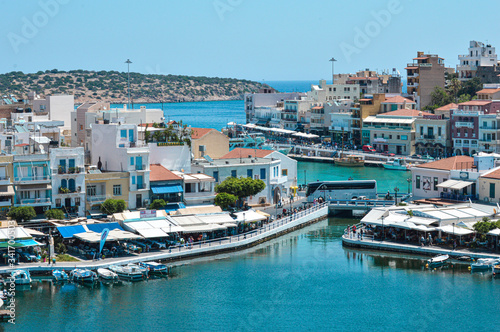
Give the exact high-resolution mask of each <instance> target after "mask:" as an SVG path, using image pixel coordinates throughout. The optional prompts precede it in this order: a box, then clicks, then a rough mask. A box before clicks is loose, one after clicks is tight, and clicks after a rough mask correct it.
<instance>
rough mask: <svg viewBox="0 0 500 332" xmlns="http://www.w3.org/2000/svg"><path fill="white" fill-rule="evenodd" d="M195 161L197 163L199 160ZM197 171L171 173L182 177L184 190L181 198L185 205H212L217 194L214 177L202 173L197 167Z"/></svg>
mask: <svg viewBox="0 0 500 332" xmlns="http://www.w3.org/2000/svg"><path fill="white" fill-rule="evenodd" d="M203 160H205V159H203ZM195 163H199V161H196V162H195ZM202 163H203V161H202ZM197 172H198V173H184V172H179V171H173V172H172V173H174V174H175V175H177V176H178V177H180V178H181V179H182V183H183V191H184V197H183V198H184V202H185V203H186V205H188V206H196V205H212V204H214V202H215V196H216V195H217V194H216V193H215V179H214V178H213V177H211V176H209V175H206V174H203V172H202V171H200V169H199V168H198V169H197Z"/></svg>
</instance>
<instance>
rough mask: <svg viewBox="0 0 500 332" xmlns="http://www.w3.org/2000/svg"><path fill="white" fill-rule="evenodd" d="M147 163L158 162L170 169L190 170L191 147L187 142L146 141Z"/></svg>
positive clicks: (187, 171) (188, 171)
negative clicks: (178, 143) (181, 143)
mask: <svg viewBox="0 0 500 332" xmlns="http://www.w3.org/2000/svg"><path fill="white" fill-rule="evenodd" d="M148 147H149V164H150V165H152V164H160V165H162V166H163V167H165V168H166V169H168V170H170V171H180V172H183V173H184V172H186V173H190V172H191V149H190V148H189V146H188V145H187V144H184V145H174V144H172V143H170V144H169V143H148Z"/></svg>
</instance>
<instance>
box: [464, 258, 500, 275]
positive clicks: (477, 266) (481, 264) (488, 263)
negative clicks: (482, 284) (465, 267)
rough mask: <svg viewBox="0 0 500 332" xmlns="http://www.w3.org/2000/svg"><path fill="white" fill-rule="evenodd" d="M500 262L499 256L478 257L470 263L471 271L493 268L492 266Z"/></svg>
mask: <svg viewBox="0 0 500 332" xmlns="http://www.w3.org/2000/svg"><path fill="white" fill-rule="evenodd" d="M498 263H500V260H499V259H498V258H478V259H477V260H476V261H475V262H473V263H472V264H471V265H470V270H471V272H475V271H487V270H491V269H492V267H493V266H494V265H496V264H498Z"/></svg>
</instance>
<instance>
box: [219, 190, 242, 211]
mask: <svg viewBox="0 0 500 332" xmlns="http://www.w3.org/2000/svg"><path fill="white" fill-rule="evenodd" d="M237 199H238V197H236V196H234V195H231V194H228V193H220V194H217V196H215V205H217V206H220V207H221V209H222V210H226V209H227V208H228V207H230V206H232V205H234V204H235V203H236V200H237Z"/></svg>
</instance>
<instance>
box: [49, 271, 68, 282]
mask: <svg viewBox="0 0 500 332" xmlns="http://www.w3.org/2000/svg"><path fill="white" fill-rule="evenodd" d="M52 276H53V277H54V279H55V280H56V281H66V280H69V276H68V274H67V273H66V272H64V270H54V271H52Z"/></svg>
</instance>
